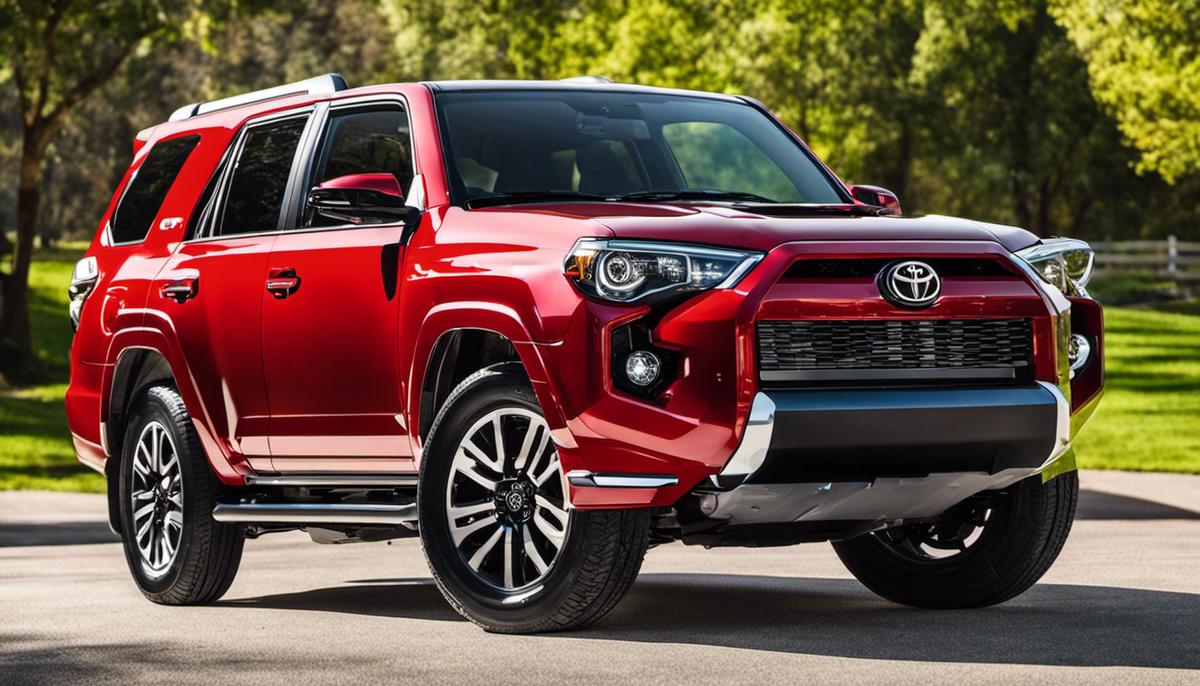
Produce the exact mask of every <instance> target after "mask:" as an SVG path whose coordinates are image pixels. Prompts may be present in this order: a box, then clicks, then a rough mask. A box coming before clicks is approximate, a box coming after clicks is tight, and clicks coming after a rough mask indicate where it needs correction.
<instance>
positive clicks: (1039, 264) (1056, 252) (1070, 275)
mask: <svg viewBox="0 0 1200 686" xmlns="http://www.w3.org/2000/svg"><path fill="white" fill-rule="evenodd" d="M1017 257H1020V258H1021V259H1023V260H1025V261H1026V262H1028V263H1029V265H1030V266H1031V267H1033V268H1034V270H1035V271H1036V272H1037V273H1038V275H1039V276H1041V277H1042V278H1043V279H1044V280H1045V281H1046V282H1047V283H1050V284H1052V285H1054V286H1055V287H1056V288H1058V290H1060V291H1062V292H1063V293H1066V294H1068V295H1069V294H1072V293H1077V292H1086V291H1085V290H1084V289H1085V288H1086V287H1087V284H1088V281H1091V279H1092V265H1093V263H1094V262H1095V259H1096V255H1095V253H1094V252H1092V248H1091V246H1089V245H1088V244H1087V243H1085V242H1083V241H1080V240H1076V239H1074V238H1047V239H1046V240H1044V241H1042V242H1041V243H1039V244H1037V245H1035V246H1032V247H1029V248H1025V249H1024V250H1021V251H1018V252H1017Z"/></svg>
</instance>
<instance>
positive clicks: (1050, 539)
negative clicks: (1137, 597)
mask: <svg viewBox="0 0 1200 686" xmlns="http://www.w3.org/2000/svg"><path fill="white" fill-rule="evenodd" d="M1078 497H1079V476H1078V474H1077V473H1076V472H1067V473H1065V474H1060V475H1059V476H1057V477H1055V478H1053V479H1051V480H1049V481H1047V482H1045V483H1043V482H1042V477H1041V475H1035V476H1032V477H1029V478H1028V479H1025V480H1024V481H1021V482H1018V483H1016V484H1014V485H1013V486H1011V487H1009V488H1008V489H1006V490H1005V491H1003V492H1001V493H996V494H988V495H980V496H976V497H973V498H970V499H968V500H967V501H965V502H963V503H960V504H959V505H956V506H954V507H952V508H951V509H950V510H948V511H947V512H946V513H945V514H943V515H942V516H941V517H939V518H938V519H936V520H933V521H929V522H919V523H913V524H906V525H903V526H898V527H894V528H891V529H885V530H883V531H878V532H875V533H871V534H866V535H864V536H860V537H858V538H855V539H851V540H849V541H842V542H839V543H834V544H833V548H834V550H835V551H837V554H838V557H840V558H841V559H842V562H843V563H844V564H845V565H846V568H847V569H849V570H850V572H851V573H852V574H854V576H855V577H856V578H857V579H858V580H859V581H861V582H862V583H863V585H864V586H866V587H867V588H869V589H871V590H872V591H874V592H875V593H877V594H879V595H881V596H883V597H884V598H887V599H888V600H891V601H894V602H897V603H901V604H904V605H911V606H914V607H922V608H966V607H983V606H986V605H994V604H996V603H1002V602H1004V601H1006V600H1009V599H1011V598H1013V597H1015V596H1017V595H1020V594H1021V593H1023V592H1025V590H1027V589H1028V588H1029V587H1030V586H1032V585H1033V584H1034V583H1035V582H1036V581H1037V580H1038V579H1040V578H1041V577H1042V575H1043V574H1045V573H1046V570H1048V569H1049V568H1050V565H1051V564H1052V563H1053V562H1054V560H1055V559H1056V558H1057V557H1058V553H1059V552H1060V551H1061V550H1062V547H1063V543H1064V542H1065V541H1066V539H1067V534H1068V533H1070V531H1071V523H1072V522H1073V521H1074V519H1075V503H1076V501H1077V500H1078Z"/></svg>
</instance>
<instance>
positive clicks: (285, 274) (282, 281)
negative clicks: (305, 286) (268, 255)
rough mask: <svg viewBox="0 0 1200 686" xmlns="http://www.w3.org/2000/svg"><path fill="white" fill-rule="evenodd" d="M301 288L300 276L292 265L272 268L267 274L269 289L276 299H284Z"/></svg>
mask: <svg viewBox="0 0 1200 686" xmlns="http://www.w3.org/2000/svg"><path fill="white" fill-rule="evenodd" d="M299 288H300V277H299V276H297V275H296V270H295V269H293V268H292V267H287V268H286V269H272V270H271V271H270V273H268V274H267V290H268V291H270V292H271V295H273V296H275V298H276V299H279V300H281V299H283V298H286V297H288V296H289V295H291V294H292V293H295V292H296V290H297V289H299Z"/></svg>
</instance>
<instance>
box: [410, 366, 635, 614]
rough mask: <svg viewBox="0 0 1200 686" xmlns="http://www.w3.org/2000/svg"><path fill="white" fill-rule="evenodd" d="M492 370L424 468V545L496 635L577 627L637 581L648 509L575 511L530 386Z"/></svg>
mask: <svg viewBox="0 0 1200 686" xmlns="http://www.w3.org/2000/svg"><path fill="white" fill-rule="evenodd" d="M509 369H510V371H505V367H500V368H490V369H487V370H483V371H481V372H479V373H477V374H475V375H474V376H472V377H470V378H468V379H467V380H465V381H464V382H463V383H462V384H460V385H459V386H458V388H456V389H455V390H454V392H453V393H451V395H450V397H449V398H448V399H447V400H446V403H445V405H444V406H443V407H442V410H441V411H440V412H439V413H438V416H437V418H436V419H435V420H434V423H433V428H432V429H431V430H430V434H429V439H428V441H427V442H426V447H425V453H424V458H423V459H422V464H421V481H420V490H419V493H418V508H419V516H420V531H421V540H422V543H423V547H424V550H425V556H426V559H427V560H428V562H429V567H430V570H431V571H432V573H433V577H434V579H435V580H436V582H437V584H438V588H439V589H441V591H442V594H443V595H444V596H445V597H446V600H448V601H449V602H450V604H451V605H452V606H453V607H454V608H455V609H456V610H457V611H458V612H459V613H460V614H462V615H463V616H464V617H466V618H467V619H469V620H471V621H472V622H474V623H476V624H478V625H479V626H481V627H483V628H484V629H486V630H488V631H495V632H502V633H533V632H541V631H557V630H563V629H572V628H577V627H581V626H584V625H587V624H590V623H592V622H594V621H596V620H598V619H600V618H601V617H603V616H604V615H605V614H607V613H608V612H609V610H611V609H612V608H613V607H614V606H615V605H616V603H617V601H618V600H620V599H621V597H622V596H623V595H624V594H625V592H626V591H627V590H628V588H629V587H630V585H632V584H633V581H634V579H635V578H636V577H637V573H638V570H639V569H640V568H641V563H642V558H643V556H644V555H645V552H646V546H647V543H648V541H649V527H650V518H649V511H648V510H625V511H608V512H603V511H596V512H583V511H577V510H573V509H571V508H570V507H569V505H568V500H567V489H566V485H565V483H564V479H563V476H562V469H561V468H560V466H559V462H558V454H557V451H556V450H555V447H554V442H553V440H552V438H551V436H550V430H549V427H547V426H546V422H545V420H544V419H543V418H542V414H541V410H540V408H539V406H538V404H537V401H536V399H535V398H534V395H533V391H532V389H530V387H529V384H528V382H527V381H526V380H525V379H524V378H523V376H521V375H520V374H519V373H515V372H514V371H511V368H509Z"/></svg>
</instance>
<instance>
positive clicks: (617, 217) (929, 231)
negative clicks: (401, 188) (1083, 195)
mask: <svg viewBox="0 0 1200 686" xmlns="http://www.w3.org/2000/svg"><path fill="white" fill-rule="evenodd" d="M497 209H500V208H497ZM503 211H508V212H526V213H537V214H552V215H556V216H559V217H563V216H565V217H572V218H577V219H590V220H593V221H595V222H598V223H599V224H601V225H602V226H604V227H606V228H608V229H611V230H612V231H613V233H614V234H616V237H617V238H640V239H650V240H662V241H683V242H689V243H703V244H707V245H714V246H724V247H730V248H743V249H748V250H761V251H764V252H765V251H767V250H771V249H772V248H774V247H776V246H778V245H780V244H782V243H787V242H789V241H824V240H835V241H845V240H851V241H878V240H897V239H901V240H914V241H918V240H946V241H991V242H995V243H999V244H1000V245H1003V246H1004V247H1005V248H1007V249H1008V250H1010V251H1016V250H1020V249H1021V248H1026V247H1029V246H1030V245H1033V244H1034V243H1037V241H1038V238H1037V236H1035V235H1033V234H1032V233H1029V232H1028V231H1025V230H1023V229H1018V228H1014V227H1011V226H1001V225H999V224H986V223H983V222H976V221H970V220H967V219H957V218H954V217H942V216H937V215H931V216H926V217H850V216H847V217H839V216H816V217H768V216H763V215H760V214H753V213H750V212H746V211H743V210H738V209H735V208H732V207H728V206H724V205H698V204H695V205H669V204H643V203H561V204H554V205H537V206H529V205H525V206H510V207H506V208H503Z"/></svg>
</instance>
